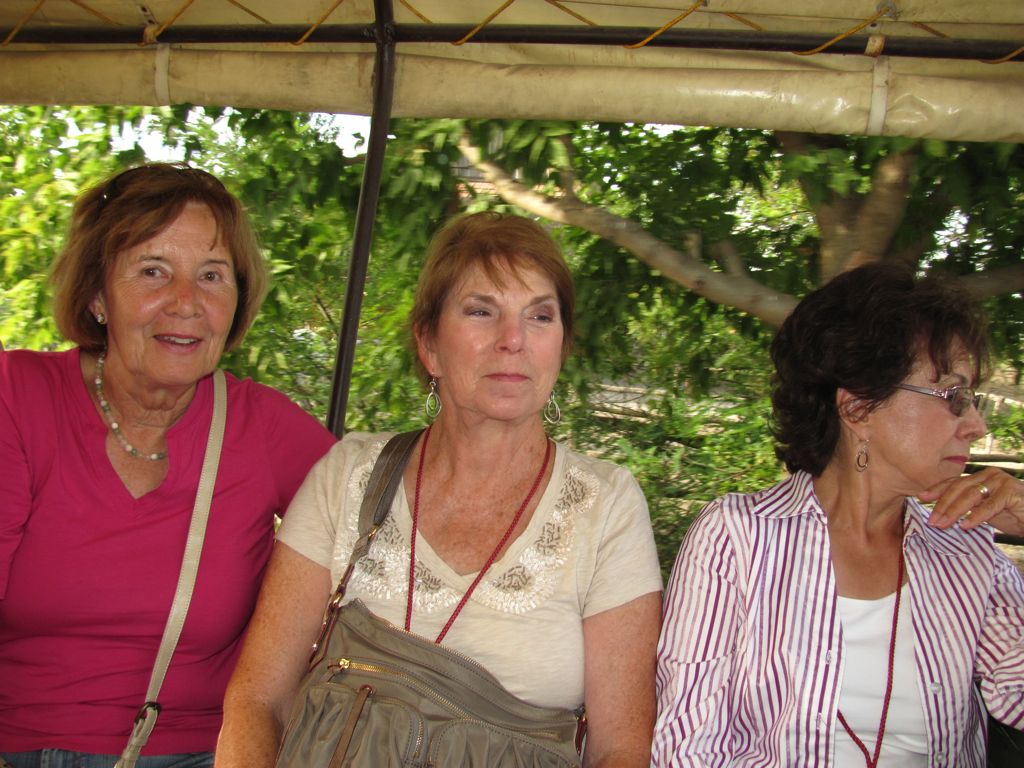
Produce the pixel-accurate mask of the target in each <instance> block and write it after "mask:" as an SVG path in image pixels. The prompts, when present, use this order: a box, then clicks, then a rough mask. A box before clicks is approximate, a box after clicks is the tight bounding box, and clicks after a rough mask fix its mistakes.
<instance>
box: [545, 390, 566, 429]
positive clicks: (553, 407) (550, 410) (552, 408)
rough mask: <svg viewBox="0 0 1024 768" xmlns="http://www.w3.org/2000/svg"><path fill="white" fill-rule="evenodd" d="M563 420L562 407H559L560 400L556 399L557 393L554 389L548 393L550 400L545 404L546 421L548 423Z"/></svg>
mask: <svg viewBox="0 0 1024 768" xmlns="http://www.w3.org/2000/svg"><path fill="white" fill-rule="evenodd" d="M561 420H562V409H561V408H559V407H558V401H557V400H555V393H554V390H552V392H551V394H550V395H548V401H547V403H545V404H544V421H546V422H547V423H548V424H557V423H558V422H560V421H561Z"/></svg>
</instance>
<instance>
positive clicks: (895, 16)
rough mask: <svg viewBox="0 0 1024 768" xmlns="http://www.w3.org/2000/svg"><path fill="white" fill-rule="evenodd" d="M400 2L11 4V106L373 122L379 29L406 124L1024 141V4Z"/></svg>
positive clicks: (18, 0)
mask: <svg viewBox="0 0 1024 768" xmlns="http://www.w3.org/2000/svg"><path fill="white" fill-rule="evenodd" d="M391 5H392V4H391V3H390V2H387V3H384V2H378V3H374V2H371V0H343V2H341V3H340V4H337V3H336V0H288V1H287V2H281V1H280V0H146V2H133V1H131V0H42V2H40V0H4V1H3V2H2V3H0V39H3V40H4V41H5V42H4V43H3V45H2V46H0V103H7V104H86V103H88V104H144V105H160V104H177V103H193V104H204V105H230V106H238V107H271V108H280V109H291V110H312V111H328V112H343V113H350V114H370V113H371V112H372V105H373V87H372V86H373V82H372V81H373V72H374V57H375V51H376V46H375V40H376V39H379V37H380V36H383V37H384V38H385V39H391V40H394V42H395V48H394V51H395V62H394V64H395V70H394V71H395V82H394V100H393V106H392V115H393V116H395V117H414V116H415V117H437V116H447V117H482V118H487V117H511V118H546V119H573V120H578V119H594V120H598V119H599V120H609V121H624V122H632V121H636V122H661V123H673V124H684V125H686V124H690V125H720V126H736V127H750V128H765V129H784V130H799V131H811V132H819V133H842V134H869V135H900V136H913V137H933V138H939V139H950V140H985V141H989V140H991V141H1014V142H1017V141H1022V140H1024V119H1022V118H1024V106H1022V105H1024V52H1022V51H1021V46H1024V2H1019V1H1015V2H1007V1H1006V0H974V2H971V3H964V2H962V0H889V1H888V2H883V3H877V2H873V1H872V0H868V1H860V0H851V1H850V2H843V3H837V2H834V0H803V1H802V2H799V3H795V2H792V0H707V2H706V3H705V4H703V5H701V4H699V3H698V4H696V5H694V4H693V3H691V1H690V0H677V1H676V2H672V1H671V0H612V1H607V2H599V1H598V0H513V2H511V3H508V2H504V1H503V0H399V1H398V2H395V3H394V4H393V6H394V7H393V14H394V19H393V24H388V25H385V26H384V27H377V26H376V22H377V19H376V16H375V7H380V8H381V9H384V10H383V12H386V9H387V8H388V7H389V6H391ZM334 6H336V7H334ZM503 6H507V7H504V10H501V12H500V13H498V14H497V15H496V16H494V17H493V18H492V19H490V20H489V21H488V19H489V17H491V16H492V15H493V14H494V13H495V12H496V11H499V10H500V9H502V7H503ZM332 7H333V10H332ZM691 9H692V11H691V12H690V13H689V14H688V15H685V17H684V18H680V17H682V16H683V15H684V14H686V12H687V11H688V10H691ZM879 14H883V15H881V16H879ZM876 16H877V17H878V18H876V19H875V21H874V22H872V23H870V24H867V25H866V26H863V29H860V30H859V31H857V27H859V26H862V25H864V22H866V21H869V20H871V19H872V18H875V17H876ZM673 20H677V23H676V24H675V25H673V26H667V25H669V23H670V22H672V21H673ZM321 21H322V23H318V22H321ZM663 28H664V31H663V32H662V33H661V34H660V35H655V36H654V37H652V38H651V39H650V40H649V42H647V43H646V44H645V45H642V46H640V47H635V46H636V44H638V43H641V42H643V41H644V40H645V39H647V38H649V37H651V36H652V35H654V34H655V33H657V32H658V31H659V30H661V29H663ZM307 33H308V34H309V36H308V38H306V39H305V40H304V42H300V41H301V40H302V38H303V36H304V35H306V34H307ZM375 35H377V36H378V37H376V38H375ZM844 35H845V36H844ZM466 38H468V41H467V42H463V43H461V44H457V43H459V42H460V41H461V40H462V39H466ZM837 38H838V39H837ZM830 41H832V42H831V43H830ZM819 48H820V50H819V52H817V53H813V54H807V52H808V51H811V50H814V49H819ZM801 54H806V55H801Z"/></svg>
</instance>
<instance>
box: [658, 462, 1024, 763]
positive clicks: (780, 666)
mask: <svg viewBox="0 0 1024 768" xmlns="http://www.w3.org/2000/svg"><path fill="white" fill-rule="evenodd" d="M907 509H908V512H907V522H906V525H907V528H906V538H905V540H904V545H903V548H904V553H905V558H906V566H907V575H908V578H909V580H910V584H911V590H910V594H911V603H912V606H913V618H914V627H913V629H914V642H915V651H914V653H915V658H916V660H917V679H918V686H919V688H920V694H921V699H922V702H923V703H924V709H925V711H924V718H925V726H926V731H927V738H928V750H929V754H928V764H929V766H933V768H938V767H939V766H948V767H949V768H974V767H977V768H983V766H984V764H985V738H986V737H985V730H986V729H985V718H984V715H985V707H986V705H987V707H988V709H989V711H991V712H992V714H993V715H994V716H995V717H997V718H998V719H1000V720H1002V721H1003V722H1006V723H1009V724H1010V725H1013V726H1014V727H1017V728H1021V727H1024V578H1022V577H1021V574H1020V572H1019V571H1018V570H1017V569H1016V568H1015V567H1014V565H1013V564H1012V563H1011V562H1010V561H1009V560H1008V559H1007V558H1006V557H1005V556H1004V555H1003V554H1002V553H1001V552H1000V551H999V550H998V549H997V548H996V547H995V546H994V544H993V543H992V531H991V529H990V528H988V527H987V526H983V527H981V528H978V529H975V530H973V531H963V530H960V529H959V528H953V529H950V530H947V531H941V530H938V529H935V528H931V527H929V526H928V525H927V524H926V520H927V518H928V510H927V509H925V508H924V507H923V506H922V505H921V504H919V503H917V502H916V501H915V500H914V499H909V500H908V504H907ZM843 670H844V654H843V632H842V627H841V626H840V618H839V609H838V599H837V596H836V583H835V574H834V573H833V570H832V566H831V559H830V549H829V537H828V531H827V528H826V519H825V513H824V511H823V510H822V508H821V505H820V504H819V502H818V499H817V497H816V496H815V494H814V486H813V483H812V479H811V476H810V475H808V474H806V473H803V472H798V473H796V474H795V475H793V476H792V477H790V478H788V479H786V480H784V481H783V482H781V483H779V484H778V485H776V486H774V487H772V488H768V489H766V490H763V491H760V492H758V493H754V494H729V495H727V496H723V497H722V498H720V499H717V500H716V501H713V502H712V503H710V504H709V505H708V506H707V507H705V508H704V510H703V511H702V512H701V515H700V517H699V518H698V519H697V521H695V522H694V524H693V526H692V527H691V528H690V531H689V532H688V534H687V536H686V540H685V541H684V543H683V546H682V549H681V550H680V552H679V557H678V559H677V561H676V564H675V568H674V569H673V573H672V577H671V579H670V581H669V585H668V589H667V591H666V593H665V621H664V626H663V628H662V634H661V640H660V642H659V645H658V722H657V726H656V728H655V734H654V747H653V762H652V765H654V766H658V767H659V768H661V767H663V766H664V767H666V768H667V767H668V766H673V767H675V766H680V767H681V766H702V767H703V766H744V767H751V768H752V767H753V766H764V767H765V768H768V767H773V768H774V767H775V766H829V765H831V764H832V763H831V761H832V752H833V747H832V742H833V738H834V734H835V729H836V724H837V719H836V710H837V708H838V703H839V691H840V688H841V686H842V680H843Z"/></svg>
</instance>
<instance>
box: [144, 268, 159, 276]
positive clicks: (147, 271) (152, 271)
mask: <svg viewBox="0 0 1024 768" xmlns="http://www.w3.org/2000/svg"><path fill="white" fill-rule="evenodd" d="M142 274H143V275H145V276H146V277H159V276H160V270H159V269H157V268H156V267H143V268H142Z"/></svg>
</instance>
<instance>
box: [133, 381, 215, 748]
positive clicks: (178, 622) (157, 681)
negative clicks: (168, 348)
mask: <svg viewBox="0 0 1024 768" xmlns="http://www.w3.org/2000/svg"><path fill="white" fill-rule="evenodd" d="M226 421H227V384H226V382H225V380H224V372H223V371H220V370H217V371H214V372H213V420H212V421H211V422H210V436H209V437H208V438H207V440H206V455H205V457H204V458H203V469H202V472H201V474H200V475H199V490H198V491H197V492H196V503H195V506H194V507H193V508H192V522H191V523H189V528H188V539H186V541H185V554H184V555H183V556H182V558H181V572H180V573H179V574H178V586H177V588H176V589H175V591H174V600H173V601H172V602H171V611H170V614H169V615H168V616H167V624H166V626H165V627H164V636H163V638H162V639H161V640H160V649H159V650H158V651H157V654H156V661H155V662H154V663H153V673H152V675H150V678H149V687H148V688H147V689H146V701H145V703H144V704H143V705H142V706H141V707H140V708H139V712H138V714H137V715H136V716H135V723H134V724H133V725H132V733H131V736H130V737H129V739H128V744H127V745H126V746H125V748H124V752H122V753H121V758H120V759H119V760H118V761H117V763H115V765H114V768H134V766H135V761H136V760H138V759H139V753H140V752H141V751H142V748H143V747H144V746H145V745H146V742H147V741H148V740H149V735H150V734H151V733H152V732H153V728H154V727H155V726H156V720H157V716H158V715H159V714H160V704H159V702H158V701H157V697H158V696H159V695H160V688H161V686H163V684H164V676H165V675H166V674H167V668H168V667H169V666H170V664H171V656H173V655H174V649H175V647H176V646H177V645H178V638H179V637H180V636H181V628H182V627H183V626H184V624H185V615H186V614H187V613H188V606H189V603H190V602H192V588H193V587H194V586H195V583H196V573H197V572H198V571H199V558H200V555H202V552H203V538H204V537H205V535H206V521H207V519H208V518H209V516H210V502H211V501H213V485H214V483H215V482H216V480H217V467H218V465H219V464H220V449H221V444H222V443H223V442H224V424H225V422H226Z"/></svg>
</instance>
